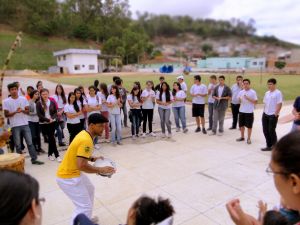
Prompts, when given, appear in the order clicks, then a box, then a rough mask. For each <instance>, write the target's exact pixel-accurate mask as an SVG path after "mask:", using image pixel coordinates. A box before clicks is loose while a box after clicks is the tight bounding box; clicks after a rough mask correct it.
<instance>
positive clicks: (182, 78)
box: [177, 75, 188, 93]
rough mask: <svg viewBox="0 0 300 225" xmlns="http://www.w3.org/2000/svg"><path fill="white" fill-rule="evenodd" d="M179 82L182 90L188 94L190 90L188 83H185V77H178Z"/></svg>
mask: <svg viewBox="0 0 300 225" xmlns="http://www.w3.org/2000/svg"><path fill="white" fill-rule="evenodd" d="M177 81H178V82H179V84H180V87H181V90H183V91H184V92H185V93H187V90H188V88H187V85H186V83H185V82H184V76H183V75H181V76H178V77H177Z"/></svg>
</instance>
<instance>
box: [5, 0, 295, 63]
mask: <svg viewBox="0 0 300 225" xmlns="http://www.w3.org/2000/svg"><path fill="white" fill-rule="evenodd" d="M0 24H5V25H6V26H9V27H11V28H12V29H14V30H15V31H19V30H22V31H23V32H25V33H26V34H30V35H33V36H35V37H41V38H43V39H45V40H51V38H52V37H56V38H57V37H59V38H62V39H70V40H71V39H72V40H73V39H76V40H78V39H79V40H81V41H84V42H90V41H92V42H94V43H95V44H97V45H99V46H101V48H102V51H103V52H104V53H107V54H116V55H120V56H121V57H122V59H123V63H125V64H127V63H135V62H137V60H138V57H140V56H143V57H144V56H146V57H151V56H152V57H153V50H154V49H155V47H156V46H155V44H154V43H153V42H152V41H153V40H155V38H157V37H164V38H172V37H173V38H174V37H176V36H178V35H180V34H185V33H192V34H193V35H196V36H198V37H200V38H202V39H207V38H228V37H238V38H251V39H253V40H255V41H258V42H268V43H269V44H270V43H271V44H273V45H275V46H281V47H284V48H291V47H293V46H294V45H293V44H290V43H287V42H284V41H281V40H278V39H277V38H276V37H273V36H271V37H258V36H256V35H255V21H253V20H249V21H247V22H244V21H241V20H238V19H233V20H231V21H220V20H213V19H193V18H191V17H189V16H175V17H171V16H168V15H151V14H148V13H144V14H139V15H138V18H137V19H135V20H133V19H132V16H131V11H130V6H129V3H128V1H127V0H59V1H58V0H22V1H20V0H1V6H0ZM0 35H1V34H0ZM2 47H3V46H2Z"/></svg>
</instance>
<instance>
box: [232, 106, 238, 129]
mask: <svg viewBox="0 0 300 225" xmlns="http://www.w3.org/2000/svg"><path fill="white" fill-rule="evenodd" d="M239 110H240V104H232V103H231V111H232V126H231V127H232V128H236V126H237V122H238V117H239Z"/></svg>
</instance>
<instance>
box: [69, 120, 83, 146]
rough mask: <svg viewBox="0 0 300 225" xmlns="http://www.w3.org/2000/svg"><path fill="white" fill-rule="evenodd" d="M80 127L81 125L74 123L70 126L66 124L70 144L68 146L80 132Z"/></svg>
mask: <svg viewBox="0 0 300 225" xmlns="http://www.w3.org/2000/svg"><path fill="white" fill-rule="evenodd" d="M81 127H82V125H81V123H76V124H72V123H67V128H68V131H69V134H70V142H69V144H71V142H72V141H73V139H74V138H75V136H76V135H77V134H78V133H79V132H80V131H82V129H81Z"/></svg>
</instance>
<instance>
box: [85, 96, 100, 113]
mask: <svg viewBox="0 0 300 225" xmlns="http://www.w3.org/2000/svg"><path fill="white" fill-rule="evenodd" d="M86 103H87V105H88V106H91V107H96V106H99V105H101V103H102V101H101V98H99V97H98V96H97V95H95V96H94V97H91V96H88V97H87V99H86ZM94 113H98V114H100V110H95V111H91V112H88V115H87V116H88V117H89V116H90V115H92V114H94Z"/></svg>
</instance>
